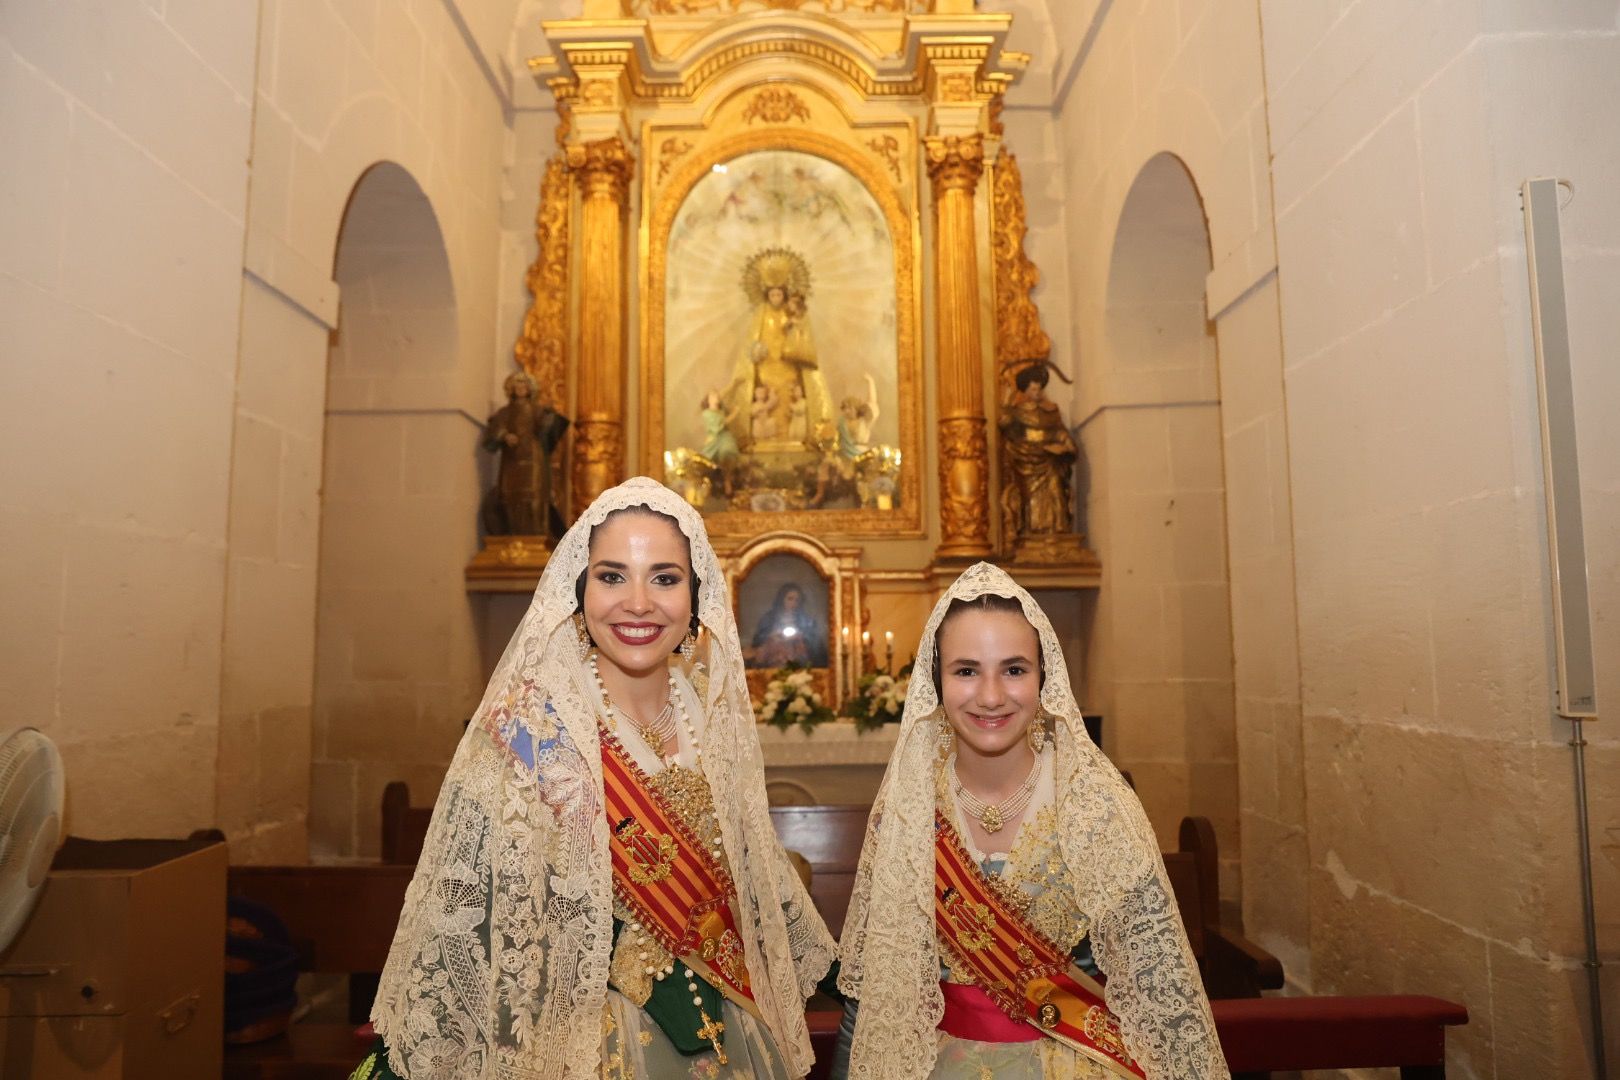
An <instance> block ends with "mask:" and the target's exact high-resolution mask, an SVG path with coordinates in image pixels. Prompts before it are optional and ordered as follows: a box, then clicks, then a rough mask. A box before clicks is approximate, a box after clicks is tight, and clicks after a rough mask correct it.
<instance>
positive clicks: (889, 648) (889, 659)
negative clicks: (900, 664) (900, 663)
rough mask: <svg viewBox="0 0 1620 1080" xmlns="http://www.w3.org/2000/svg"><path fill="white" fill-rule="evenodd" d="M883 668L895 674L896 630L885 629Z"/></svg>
mask: <svg viewBox="0 0 1620 1080" xmlns="http://www.w3.org/2000/svg"><path fill="white" fill-rule="evenodd" d="M883 670H884V671H885V672H886V673H888V674H890V675H893V674H894V631H893V630H885V631H883Z"/></svg>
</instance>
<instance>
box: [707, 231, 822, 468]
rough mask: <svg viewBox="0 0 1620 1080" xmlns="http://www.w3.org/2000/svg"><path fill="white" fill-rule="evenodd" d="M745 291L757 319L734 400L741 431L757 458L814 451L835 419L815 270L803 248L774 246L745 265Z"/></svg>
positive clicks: (733, 388)
mask: <svg viewBox="0 0 1620 1080" xmlns="http://www.w3.org/2000/svg"><path fill="white" fill-rule="evenodd" d="M742 289H743V292H744V293H745V294H746V295H747V296H748V299H749V301H750V303H752V304H753V305H754V316H753V319H752V320H751V321H750V323H749V327H748V336H747V338H746V339H745V340H744V342H743V348H742V352H741V355H740V356H739V357H738V359H737V366H736V369H735V373H734V375H733V378H732V384H731V390H730V393H729V394H728V396H727V402H728V404H729V405H730V406H731V408H732V410H734V413H735V415H736V416H737V417H739V418H743V419H741V420H739V421H736V422H735V423H736V427H735V429H734V430H735V434H736V436H737V438H738V439H739V440H740V441H742V442H743V443H744V445H745V446H747V447H748V448H749V449H750V450H751V451H753V452H756V453H757V452H761V451H794V450H806V449H811V448H812V447H811V445H810V441H811V440H812V439H813V438H814V437H815V436H816V433H818V432H820V431H822V430H823V428H824V426H827V425H829V424H830V422H831V419H832V400H831V397H830V396H829V395H828V393H827V381H826V379H825V378H823V376H822V373H821V369H820V367H819V366H818V365H817V362H816V347H815V342H814V340H813V337H812V335H811V330H810V310H809V298H810V268H809V267H808V266H807V265H806V264H805V261H804V257H803V256H801V255H800V254H799V253H798V252H796V251H793V250H791V249H789V248H781V247H775V248H766V249H764V250H763V251H760V252H757V253H756V254H755V255H754V256H753V257H752V258H750V259H749V260H748V263H747V265H746V266H745V267H744V268H743V276H742ZM761 409H768V410H769V413H770V415H769V416H760V415H758V413H759V412H760V410H761ZM750 418H751V419H750Z"/></svg>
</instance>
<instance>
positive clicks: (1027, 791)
mask: <svg viewBox="0 0 1620 1080" xmlns="http://www.w3.org/2000/svg"><path fill="white" fill-rule="evenodd" d="M950 766H951V786H952V787H953V788H954V789H955V791H956V803H957V805H958V806H960V807H961V808H962V809H963V810H965V811H967V813H969V814H970V815H972V816H973V817H975V818H977V819H978V822H979V824H980V826H982V827H983V828H984V831H985V832H987V833H998V832H1000V831H1001V827H1002V826H1003V825H1005V824H1006V823H1007V821H1008V819H1010V818H1015V817H1017V816H1018V815H1019V814H1021V813H1023V812H1024V807H1026V806H1028V805H1029V800H1030V798H1031V797H1032V796H1033V795H1034V794H1035V785H1036V784H1037V783H1038V782H1039V781H1040V778H1041V759H1040V756H1039V755H1036V757H1035V763H1034V765H1033V766H1031V768H1030V770H1029V775H1028V776H1026V777H1024V782H1023V783H1022V784H1019V785H1018V790H1017V791H1015V792H1013V793H1012V795H1011V796H1009V797H1008V798H1006V799H1003V800H1002V801H1001V802H999V803H988V802H985V801H984V800H983V799H981V798H979V797H978V796H977V795H975V794H973V792H971V791H969V790H968V789H967V788H966V787H964V786H963V785H962V778H961V777H960V776H958V775H956V755H955V754H952V755H951V760H950Z"/></svg>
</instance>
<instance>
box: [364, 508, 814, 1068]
mask: <svg viewBox="0 0 1620 1080" xmlns="http://www.w3.org/2000/svg"><path fill="white" fill-rule="evenodd" d="M631 506H646V507H649V508H651V509H653V510H656V511H658V512H660V513H663V514H666V515H668V516H669V517H671V518H673V519H674V520H675V521H676V522H677V523H678V524H679V526H680V528H681V531H682V532H683V533H685V535H686V538H687V540H688V541H689V543H690V545H691V552H692V569H693V571H694V573H696V574H697V576H698V580H699V592H698V610H697V614H698V618H699V619H700V621H701V622H702V624H703V627H704V629H705V631H706V632H705V633H704V634H702V635H701V642H700V645H699V649H698V652H699V658H698V662H697V665H694V666H695V667H698V666H700V667H702V668H703V669H705V671H706V677H705V676H704V675H703V674H701V673H696V672H694V671H689V670H685V669H684V666H683V665H677V675H678V676H679V677H681V678H682V679H683V680H684V681H685V682H686V686H687V687H688V688H692V689H694V690H695V691H696V692H697V694H698V695H699V696H698V700H700V701H702V702H703V705H704V716H705V724H704V727H705V729H706V731H705V736H704V746H705V748H706V749H709V750H711V751H712V752H710V753H705V754H704V755H703V772H704V775H705V777H706V778H707V780H708V782H709V785H710V788H711V789H712V791H713V794H714V801H715V809H716V814H717V816H718V818H719V822H720V831H721V842H722V844H723V845H724V848H725V853H726V856H727V858H728V859H729V861H730V865H731V868H732V876H733V880H734V881H735V882H736V885H737V892H738V901H737V908H738V911H737V922H738V929H739V931H740V932H741V934H742V936H743V939H744V942H745V946H744V948H745V957H746V962H747V965H748V975H749V979H750V981H751V984H752V986H753V989H754V994H755V998H756V1004H757V1005H758V1008H759V1012H760V1015H761V1017H762V1018H763V1020H764V1022H765V1025H766V1027H767V1028H768V1029H769V1031H770V1033H771V1035H772V1037H773V1038H774V1039H775V1040H776V1043H777V1048H778V1050H779V1052H780V1053H781V1055H782V1058H783V1060H784V1061H785V1062H786V1063H787V1064H788V1065H789V1067H790V1068H792V1069H794V1070H796V1072H797V1073H798V1074H800V1075H802V1074H803V1073H804V1072H805V1071H807V1070H808V1069H809V1067H810V1064H811V1060H812V1058H811V1050H810V1042H809V1035H808V1032H807V1031H806V1029H805V1021H804V999H805V998H806V997H808V996H809V994H810V993H811V992H812V990H813V989H814V987H815V984H816V982H817V980H819V979H820V978H821V977H822V976H823V975H824V974H825V973H826V971H827V968H828V967H829V965H830V964H831V962H832V957H833V952H834V945H833V942H832V939H831V937H830V936H829V935H828V933H827V929H826V927H825V925H824V924H823V923H822V921H821V918H820V916H819V915H818V914H817V913H816V911H815V909H814V908H813V907H812V906H811V904H810V901H809V898H808V896H807V895H806V893H805V891H804V888H803V886H802V885H801V884H800V882H799V878H798V875H797V874H795V873H794V871H793V868H792V866H791V864H790V863H789V862H788V861H787V857H786V855H785V854H784V853H783V851H782V846H781V844H780V843H779V842H778V841H777V838H776V834H775V832H774V831H773V829H772V827H771V822H770V816H769V812H768V810H767V803H766V797H765V777H764V769H763V765H762V762H761V754H760V748H759V737H758V734H757V733H756V731H755V727H754V715H753V711H752V709H751V707H750V704H749V698H748V688H747V684H746V682H745V681H744V674H743V659H742V648H741V645H740V643H739V641H738V636H737V625H736V620H735V618H734V617H733V615H732V609H731V602H730V598H729V596H728V590H727V588H726V582H725V576H724V574H723V573H722V572H721V569H720V565H719V563H718V561H717V560H716V557H715V554H714V549H713V547H711V546H710V544H709V540H708V535H707V533H706V531H705V530H704V527H703V520H702V519H701V518H700V517H699V516H698V514H697V513H696V511H694V510H693V509H692V508H691V507H690V506H689V505H687V503H686V502H685V501H684V500H682V499H681V498H680V497H679V496H677V495H675V494H674V493H673V492H671V491H670V490H669V489H667V488H665V487H664V486H663V485H661V484H658V483H657V482H655V481H653V480H649V479H647V478H645V477H637V478H635V479H633V480H630V481H628V482H626V483H624V484H621V485H619V486H618V487H616V488H613V489H612V490H610V491H607V492H605V493H603V494H602V495H601V496H600V497H599V498H598V499H597V500H596V501H595V502H593V503H592V504H591V506H590V509H588V510H586V511H585V513H584V515H583V516H582V517H581V518H580V519H579V521H578V522H577V523H575V525H574V527H573V528H571V529H570V530H569V531H568V533H567V535H566V536H564V537H563V539H562V541H561V542H560V543H559V544H558V545H557V550H556V551H555V552H553V554H552V556H551V560H550V562H549V563H548V564H547V566H546V570H545V573H544V575H543V576H542V577H541V580H540V587H539V589H538V590H536V592H535V594H534V599H533V601H532V602H531V603H530V605H529V609H528V612H527V614H526V615H525V616H524V618H523V621H522V623H521V624H520V625H519V626H518V629H517V632H516V633H515V634H514V635H513V636H512V640H511V643H510V644H509V645H507V648H506V652H505V654H504V655H503V656H502V657H501V660H500V663H499V664H498V665H497V666H496V669H495V674H494V675H493V676H492V677H491V679H490V681H489V686H488V688H487V689H486V690H485V692H484V698H483V701H482V703H481V704H480V705H479V707H478V711H477V713H476V714H474V716H473V719H472V722H471V723H470V724H469V725H468V728H467V733H466V735H465V736H464V737H463V738H462V740H461V744H460V746H459V747H458V748H457V750H456V754H455V757H454V760H453V761H452V763H451V765H450V771H449V773H448V775H447V776H446V777H445V781H444V785H443V787H442V788H441V790H440V794H439V799H438V803H437V804H436V805H435V807H434V810H433V819H432V823H431V825H430V826H429V828H428V833H427V839H426V843H425V844H424V846H423V850H422V858H421V861H420V862H419V863H418V864H417V868H416V874H415V876H414V877H413V878H412V880H411V884H410V887H409V888H408V889H407V891H406V894H405V904H404V909H403V911H402V912H401V914H400V920H399V927H398V929H397V930H396V931H395V934H394V942H393V947H392V949H391V950H390V952H389V956H388V963H387V966H386V967H385V969H384V971H383V974H382V982H381V986H380V987H379V990H378V994H377V1002H376V1006H375V1007H374V1009H373V1011H372V1020H373V1021H374V1022H375V1024H376V1028H377V1031H378V1033H379V1034H381V1035H382V1036H383V1037H384V1038H385V1039H386V1041H387V1043H388V1049H389V1063H390V1065H391V1066H392V1067H393V1068H394V1070H395V1071H396V1072H398V1073H399V1074H400V1075H401V1076H404V1077H408V1078H409V1080H440V1078H443V1080H475V1078H478V1080H485V1078H488V1080H495V1078H499V1080H519V1078H522V1080H529V1078H546V1080H551V1078H559V1080H562V1078H569V1077H585V1076H594V1075H596V1073H597V1071H598V1069H599V1058H600V1053H601V1049H600V1047H601V1040H602V1007H603V1004H604V1002H605V1000H606V993H607V981H608V964H609V960H610V952H611V947H612V938H613V893H612V869H611V861H610V857H609V853H608V827H607V822H606V819H605V815H604V813H603V809H602V808H603V805H604V800H603V789H602V762H601V750H600V744H599V742H598V739H597V727H596V712H595V703H596V693H595V683H594V680H593V679H592V677H591V674H590V671H589V668H588V666H587V665H586V663H585V660H586V652H585V648H584V646H583V645H582V644H581V643H580V641H579V637H578V634H577V632H576V630H575V628H574V623H573V620H572V616H573V613H574V609H575V594H574V583H575V580H576V579H577V578H578V576H579V575H580V573H581V572H583V571H584V570H585V568H586V566H587V564H588V561H589V548H590V534H591V530H592V529H593V528H595V526H596V525H598V524H600V523H601V522H602V521H603V520H605V519H606V518H607V516H608V515H609V514H610V513H612V512H613V511H615V510H620V509H624V508H626V507H631Z"/></svg>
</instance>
